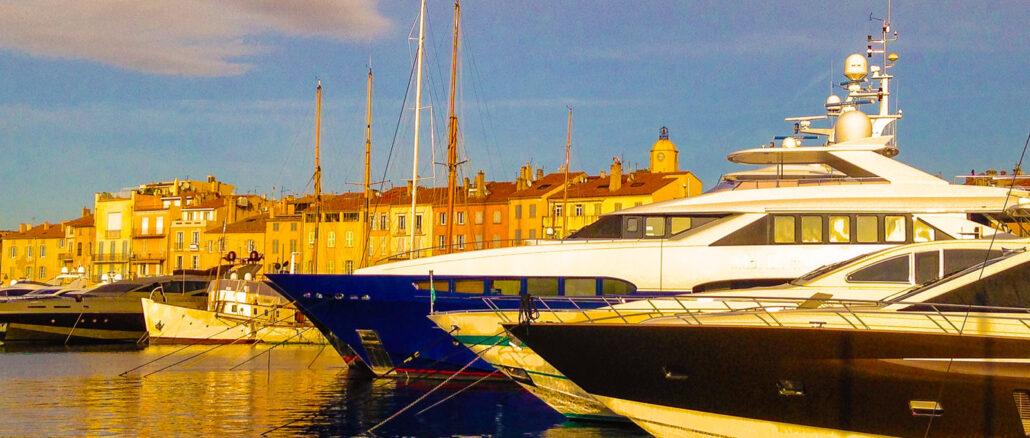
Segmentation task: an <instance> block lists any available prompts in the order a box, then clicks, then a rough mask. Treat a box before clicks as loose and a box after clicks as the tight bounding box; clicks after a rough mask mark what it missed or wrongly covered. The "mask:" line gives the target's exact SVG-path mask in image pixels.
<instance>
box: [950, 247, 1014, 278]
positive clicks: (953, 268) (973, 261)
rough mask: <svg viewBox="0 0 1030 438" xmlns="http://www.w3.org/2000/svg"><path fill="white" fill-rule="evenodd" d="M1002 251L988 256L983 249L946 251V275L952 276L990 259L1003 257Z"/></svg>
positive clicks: (994, 251) (992, 252)
mask: <svg viewBox="0 0 1030 438" xmlns="http://www.w3.org/2000/svg"><path fill="white" fill-rule="evenodd" d="M1001 254H1002V253H1001V251H1000V250H993V251H991V254H990V255H988V254H987V250H983V249H946V250H944V275H951V274H954V273H956V272H958V271H961V270H963V269H966V268H968V267H970V266H973V265H979V264H981V263H983V262H986V261H987V260H989V259H993V258H997V257H1001Z"/></svg>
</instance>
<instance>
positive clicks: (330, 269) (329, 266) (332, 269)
mask: <svg viewBox="0 0 1030 438" xmlns="http://www.w3.org/2000/svg"><path fill="white" fill-rule="evenodd" d="M325 273H326V274H335V273H336V260H330V261H328V262H326V263H325Z"/></svg>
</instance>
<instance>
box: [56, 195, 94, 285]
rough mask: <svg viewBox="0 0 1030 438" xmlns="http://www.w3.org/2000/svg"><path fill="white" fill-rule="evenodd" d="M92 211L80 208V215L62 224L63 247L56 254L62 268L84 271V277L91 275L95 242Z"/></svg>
mask: <svg viewBox="0 0 1030 438" xmlns="http://www.w3.org/2000/svg"><path fill="white" fill-rule="evenodd" d="M93 222H94V217H93V212H92V211H90V209H88V208H83V209H82V216H81V217H79V218H78V219H73V220H71V221H68V222H65V224H64V249H63V250H62V251H61V252H60V254H58V255H57V256H58V258H60V259H61V263H62V265H63V267H64V268H67V269H68V270H69V271H73V272H78V271H80V270H81V271H84V272H85V274H86V278H91V277H92V272H91V270H92V269H93V248H94V243H95V242H96V237H97V236H96V228H95V227H94V225H93Z"/></svg>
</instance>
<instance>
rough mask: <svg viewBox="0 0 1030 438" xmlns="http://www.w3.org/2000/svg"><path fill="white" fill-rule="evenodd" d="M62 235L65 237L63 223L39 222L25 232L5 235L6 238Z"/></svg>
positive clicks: (50, 237) (36, 237)
mask: <svg viewBox="0 0 1030 438" xmlns="http://www.w3.org/2000/svg"><path fill="white" fill-rule="evenodd" d="M62 237H64V228H62V227H61V224H39V225H36V226H34V227H32V228H29V229H28V230H27V231H25V232H21V233H11V234H8V235H6V236H4V239H59V238H62Z"/></svg>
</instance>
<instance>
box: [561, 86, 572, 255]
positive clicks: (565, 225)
mask: <svg viewBox="0 0 1030 438" xmlns="http://www.w3.org/2000/svg"><path fill="white" fill-rule="evenodd" d="M567 108H568V109H569V122H568V125H567V126H566V128H565V190H564V192H563V193H564V194H563V195H562V207H561V233H562V235H561V236H560V237H561V238H562V239H564V238H565V237H566V236H568V234H569V231H568V230H569V164H570V162H571V161H572V107H571V106H570V107H567Z"/></svg>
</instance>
